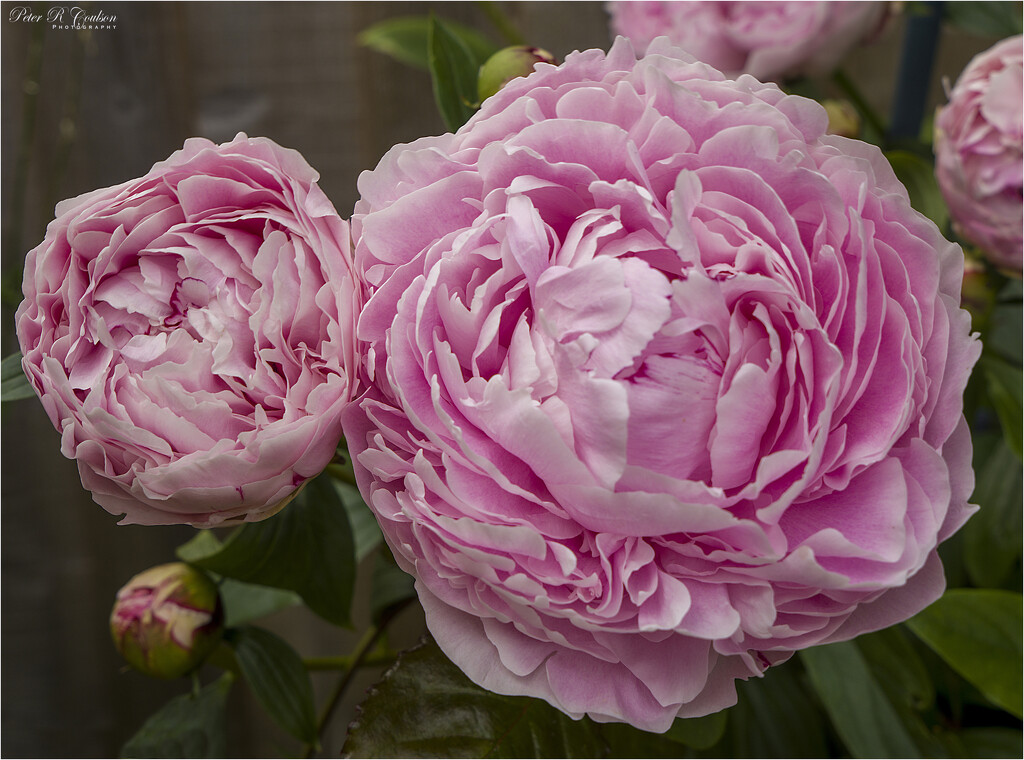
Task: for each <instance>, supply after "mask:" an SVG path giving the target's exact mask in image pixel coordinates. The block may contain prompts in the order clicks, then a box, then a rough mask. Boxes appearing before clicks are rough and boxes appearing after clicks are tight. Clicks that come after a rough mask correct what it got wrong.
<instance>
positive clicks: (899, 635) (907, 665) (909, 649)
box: [857, 626, 935, 710]
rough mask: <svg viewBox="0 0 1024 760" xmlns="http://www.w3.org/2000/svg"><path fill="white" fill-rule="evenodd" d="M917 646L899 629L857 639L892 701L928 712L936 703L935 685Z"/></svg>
mask: <svg viewBox="0 0 1024 760" xmlns="http://www.w3.org/2000/svg"><path fill="white" fill-rule="evenodd" d="M915 644H917V642H916V640H915V639H914V638H913V637H912V636H910V634H908V633H904V631H903V630H902V628H900V627H899V626H893V627H891V628H886V629H884V630H881V631H877V632H875V633H869V634H866V635H864V636H860V637H858V638H857V648H858V649H860V651H861V653H862V654H863V655H864V658H865V660H866V661H867V663H868V665H869V667H870V668H871V673H872V675H873V676H874V678H875V680H876V681H877V682H878V684H879V685H880V686H881V687H882V688H883V689H884V690H885V693H886V694H887V695H889V698H890V699H892V700H893V701H894V702H895V701H899V702H902V703H903V704H905V705H907V706H908V707H912V708H914V709H916V710H925V709H927V708H929V707H931V706H932V705H933V704H934V703H935V684H933V683H932V679H931V675H929V673H928V668H927V667H926V666H925V664H924V662H922V660H921V658H920V656H918V653H917V650H916V649H915V648H914V645H915ZM917 646H920V644H917Z"/></svg>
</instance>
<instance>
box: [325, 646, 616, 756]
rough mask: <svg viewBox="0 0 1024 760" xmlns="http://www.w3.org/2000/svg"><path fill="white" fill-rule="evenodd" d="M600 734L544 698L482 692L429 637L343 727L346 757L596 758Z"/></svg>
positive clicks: (403, 658)
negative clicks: (551, 704)
mask: <svg viewBox="0 0 1024 760" xmlns="http://www.w3.org/2000/svg"><path fill="white" fill-rule="evenodd" d="M603 749H604V748H603V746H602V744H601V740H600V736H599V734H598V733H597V731H596V730H595V727H594V726H593V724H592V723H590V722H589V721H574V720H572V719H571V718H569V717H568V716H566V715H564V714H563V713H561V712H559V711H558V710H556V709H555V708H553V707H551V706H550V705H549V704H547V703H546V702H544V701H542V700H539V699H531V698H529V697H506V696H502V695H500V694H493V693H491V692H488V691H485V690H484V689H481V688H480V687H479V686H476V685H475V684H474V683H473V682H472V681H470V680H469V679H468V678H466V676H465V675H463V673H462V671H460V670H459V669H458V668H457V667H456V666H455V665H453V664H452V663H451V661H450V660H448V658H447V657H445V656H444V654H443V653H442V652H441V650H440V649H439V648H438V646H437V644H435V643H434V642H433V641H428V642H426V643H424V644H422V645H420V646H419V647H417V648H416V649H413V650H410V651H408V652H405V653H404V654H403V655H402V656H401V657H400V658H399V660H398V662H397V663H396V664H395V665H394V666H393V667H392V668H391V669H390V670H388V672H387V673H385V674H384V678H383V680H381V682H380V683H378V684H377V686H376V687H375V688H374V689H373V690H372V691H371V692H370V696H369V697H368V698H367V699H366V701H364V702H363V704H362V705H361V706H360V708H359V713H358V715H357V716H356V720H355V722H353V723H352V725H351V726H349V730H348V737H347V738H346V740H345V746H344V747H343V748H342V754H343V755H345V756H348V757H366V758H372V757H406V758H419V757H566V758H577V757H597V756H599V755H600V754H602V753H603Z"/></svg>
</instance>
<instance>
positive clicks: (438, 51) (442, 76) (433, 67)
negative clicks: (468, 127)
mask: <svg viewBox="0 0 1024 760" xmlns="http://www.w3.org/2000/svg"><path fill="white" fill-rule="evenodd" d="M427 40H428V47H427V50H428V62H429V67H430V78H431V81H432V82H433V86H434V100H435V101H437V108H438V110H439V111H440V112H441V117H442V118H443V119H444V122H445V124H446V125H447V126H448V129H449V130H450V131H452V132H455V131H456V130H457V129H458V128H459V127H461V126H462V125H463V124H465V123H466V122H467V121H469V118H470V117H471V116H472V115H473V114H474V113H476V109H477V107H476V105H474V104H475V103H476V98H477V92H476V79H477V73H478V71H479V69H480V64H479V63H477V62H476V60H475V59H474V58H473V54H472V53H470V51H469V48H467V47H466V45H465V43H463V42H462V40H460V39H459V38H458V36H457V35H456V34H455V33H454V32H452V31H451V29H449V28H448V25H447V24H445V23H444V22H443V21H441V20H440V19H438V18H436V17H435V16H433V15H431V16H430V23H429V26H428V27H427Z"/></svg>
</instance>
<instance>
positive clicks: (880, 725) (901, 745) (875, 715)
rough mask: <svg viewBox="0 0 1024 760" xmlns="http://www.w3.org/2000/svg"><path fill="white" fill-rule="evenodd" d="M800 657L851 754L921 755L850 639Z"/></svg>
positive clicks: (816, 648)
mask: <svg viewBox="0 0 1024 760" xmlns="http://www.w3.org/2000/svg"><path fill="white" fill-rule="evenodd" d="M800 659H801V660H802V662H803V664H804V667H806V668H807V673H808V675H809V676H810V678H811V682H812V683H813V684H814V688H815V690H816V691H817V692H818V697H819V698H820V699H821V703H822V704H823V705H824V706H825V711H826V712H827V713H828V715H829V718H831V720H832V725H833V726H835V729H836V731H837V733H838V734H839V736H840V737H841V738H842V740H843V743H844V744H845V745H846V748H847V749H848V750H849V751H850V753H851V755H852V756H853V757H860V758H871V757H921V753H920V751H919V750H918V748H917V746H916V745H915V744H914V742H913V740H912V739H911V738H910V735H909V734H908V733H907V731H906V729H905V728H904V726H903V724H902V722H901V721H900V717H899V715H898V714H897V712H896V710H895V709H894V708H893V705H892V703H891V702H890V701H889V699H888V698H887V697H886V695H885V692H884V691H883V690H882V687H881V686H879V685H878V682H877V681H875V679H874V676H873V675H872V673H871V670H870V668H869V667H868V664H867V662H866V661H865V659H864V657H863V655H861V653H860V650H858V649H857V646H856V645H855V644H854V643H853V642H850V641H843V642H840V643H837V644H827V645H825V646H819V647H813V648H811V649H805V650H804V651H802V652H801V653H800Z"/></svg>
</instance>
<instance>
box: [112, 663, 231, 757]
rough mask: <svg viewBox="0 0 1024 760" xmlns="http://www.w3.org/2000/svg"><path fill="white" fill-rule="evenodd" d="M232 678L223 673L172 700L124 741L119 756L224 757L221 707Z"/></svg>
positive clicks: (223, 705)
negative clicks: (195, 691)
mask: <svg viewBox="0 0 1024 760" xmlns="http://www.w3.org/2000/svg"><path fill="white" fill-rule="evenodd" d="M233 680H234V676H233V675H231V673H224V674H223V675H222V676H221V677H220V678H218V679H217V680H216V681H214V682H213V683H211V684H208V685H207V686H204V687H203V688H202V689H200V690H199V692H198V693H197V694H182V695H181V696H179V697H175V698H174V699H172V700H171V701H170V702H168V703H167V704H166V705H164V706H163V707H162V708H160V710H159V711H157V712H155V713H154V714H153V715H151V716H150V717H149V719H148V720H147V721H146V722H145V723H144V724H143V725H142V728H140V729H139V730H138V732H136V734H135V735H134V736H133V737H132V738H131V739H129V740H128V741H127V742H126V743H125V745H124V747H123V748H122V749H121V757H224V756H225V755H226V754H227V738H226V736H225V732H224V727H225V725H226V724H225V706H226V705H227V699H228V692H229V691H230V690H231V682H232V681H233Z"/></svg>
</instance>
